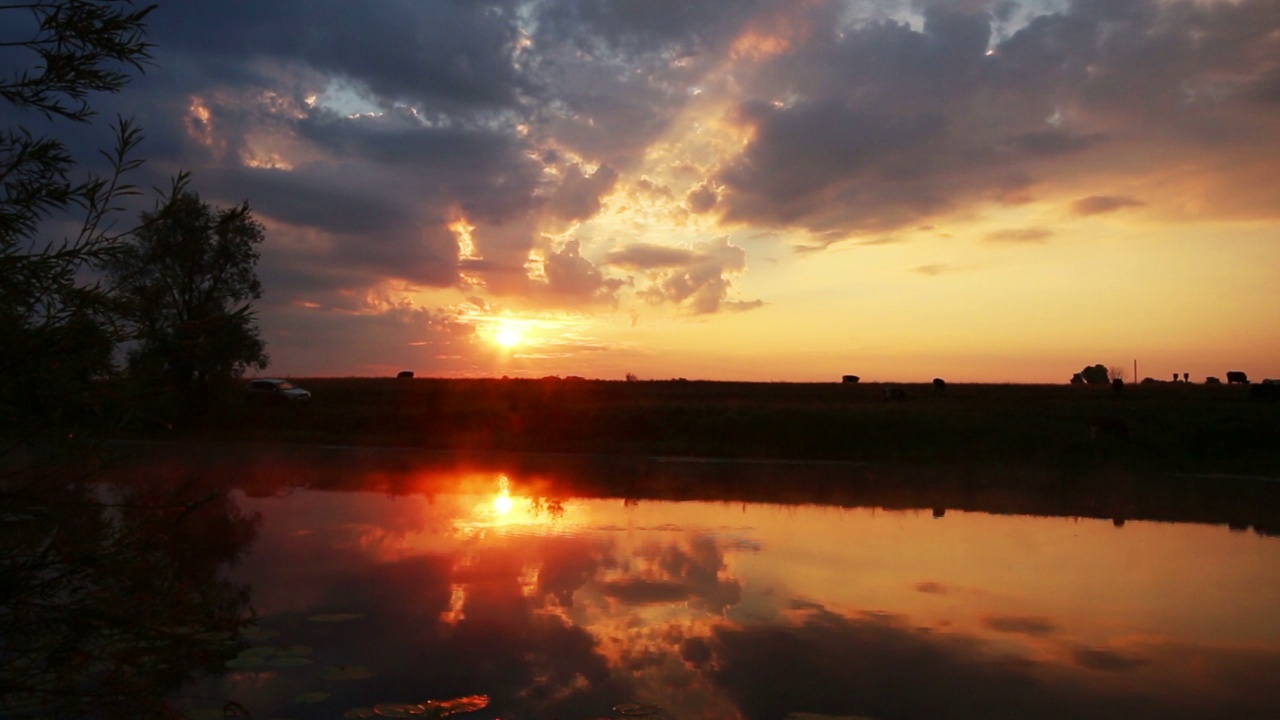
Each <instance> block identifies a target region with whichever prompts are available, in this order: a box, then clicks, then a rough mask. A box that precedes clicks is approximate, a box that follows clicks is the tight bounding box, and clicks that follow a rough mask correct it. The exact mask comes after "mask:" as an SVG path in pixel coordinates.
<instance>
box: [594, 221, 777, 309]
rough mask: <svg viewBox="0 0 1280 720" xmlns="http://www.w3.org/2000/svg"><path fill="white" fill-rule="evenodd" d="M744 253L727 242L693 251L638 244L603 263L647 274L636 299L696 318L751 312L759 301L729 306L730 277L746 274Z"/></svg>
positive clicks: (611, 255)
mask: <svg viewBox="0 0 1280 720" xmlns="http://www.w3.org/2000/svg"><path fill="white" fill-rule="evenodd" d="M746 257H747V254H746V251H745V250H743V249H742V248H740V247H738V246H736V245H733V244H732V243H730V242H729V240H728V238H718V239H715V240H712V241H710V242H706V243H698V244H696V245H695V246H694V247H693V248H692V249H686V248H672V247H666V246H659V245H647V244H637V245H632V246H629V247H625V248H620V249H618V250H615V251H613V252H611V253H610V254H609V255H608V257H607V258H606V262H608V263H609V264H612V265H617V266H619V267H624V268H628V269H632V270H639V271H647V272H646V275H647V277H648V280H649V282H648V285H647V286H645V287H643V288H641V289H640V290H639V291H638V292H637V295H639V296H640V297H641V298H643V299H645V300H647V301H648V302H650V303H653V304H659V303H664V302H670V303H672V304H675V305H680V306H683V307H686V308H688V309H689V311H690V312H692V313H693V314H695V315H705V314H709V313H714V312H718V311H720V310H722V309H726V310H729V309H731V310H750V309H754V308H756V307H760V306H761V305H762V304H763V303H762V302H761V301H758V300H755V301H748V302H732V303H731V302H728V301H727V298H728V295H729V291H730V289H731V288H732V286H733V282H732V279H731V278H732V277H733V276H735V275H737V274H740V273H742V272H743V271H744V270H746Z"/></svg>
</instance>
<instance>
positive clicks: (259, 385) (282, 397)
mask: <svg viewBox="0 0 1280 720" xmlns="http://www.w3.org/2000/svg"><path fill="white" fill-rule="evenodd" d="M244 394H245V397H246V398H248V400H249V402H251V403H253V402H272V403H303V404H305V403H309V402H311V393H310V392H309V391H307V390H303V389H302V388H300V387H298V386H297V385H294V384H293V383H291V382H289V381H288V380H280V379H278V378H258V379H255V380H250V381H249V384H248V385H247V386H246V387H245V389H244Z"/></svg>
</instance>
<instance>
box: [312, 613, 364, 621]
mask: <svg viewBox="0 0 1280 720" xmlns="http://www.w3.org/2000/svg"><path fill="white" fill-rule="evenodd" d="M362 617H364V615H361V614H360V613H327V614H323V615H312V616H311V617H309V618H307V619H308V620H310V621H311V622H318V623H335V622H346V621H348V620H355V619H357V618H362Z"/></svg>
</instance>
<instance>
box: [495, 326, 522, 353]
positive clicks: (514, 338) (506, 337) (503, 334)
mask: <svg viewBox="0 0 1280 720" xmlns="http://www.w3.org/2000/svg"><path fill="white" fill-rule="evenodd" d="M523 339H524V338H523V336H521V335H520V331H519V330H517V329H515V328H513V327H511V326H506V327H501V328H498V331H497V332H496V333H494V335H493V341H494V342H496V343H498V344H499V345H501V346H502V347H504V348H512V347H515V346H516V345H519V344H520V341H521V340H523Z"/></svg>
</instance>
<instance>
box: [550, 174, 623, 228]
mask: <svg viewBox="0 0 1280 720" xmlns="http://www.w3.org/2000/svg"><path fill="white" fill-rule="evenodd" d="M617 181H618V173H617V171H616V170H614V169H613V168H611V167H609V166H608V165H602V166H600V167H598V168H596V170H595V172H593V173H591V174H590V175H583V174H582V169H581V168H580V167H579V166H578V165H570V166H569V167H568V168H567V169H566V170H565V174H564V178H563V180H562V181H561V182H560V187H558V188H557V189H556V194H555V195H554V196H553V197H552V199H551V211H552V212H553V213H554V214H555V215H556V217H559V218H561V219H564V220H587V219H589V218H590V217H592V216H593V215H595V214H596V213H598V212H600V197H601V196H602V195H605V194H607V193H608V192H609V191H610V190H612V189H613V186H614V183H616V182H617Z"/></svg>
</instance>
